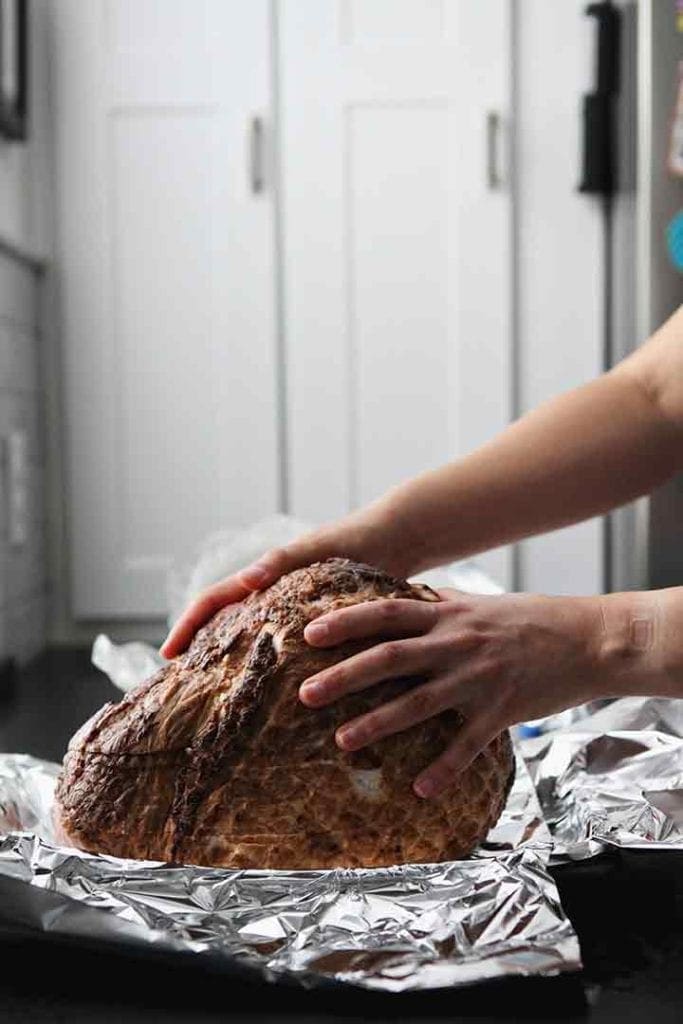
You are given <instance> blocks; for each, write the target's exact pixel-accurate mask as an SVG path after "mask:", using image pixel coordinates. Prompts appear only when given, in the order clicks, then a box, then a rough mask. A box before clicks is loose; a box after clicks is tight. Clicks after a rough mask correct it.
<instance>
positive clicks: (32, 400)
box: [0, 255, 46, 662]
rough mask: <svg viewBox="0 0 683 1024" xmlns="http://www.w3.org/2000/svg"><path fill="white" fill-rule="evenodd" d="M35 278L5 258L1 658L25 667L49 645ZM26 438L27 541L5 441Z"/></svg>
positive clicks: (1, 277)
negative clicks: (15, 532)
mask: <svg viewBox="0 0 683 1024" xmlns="http://www.w3.org/2000/svg"><path fill="white" fill-rule="evenodd" d="M37 310H38V304H37V280H36V277H35V275H34V273H33V271H32V270H31V269H30V268H28V267H27V266H24V265H23V264H22V263H20V262H18V261H16V260H13V259H12V258H10V257H7V256H3V255H0V660H1V659H2V658H4V657H12V658H15V659H16V660H17V661H18V662H25V661H27V660H28V659H29V658H31V657H32V656H33V655H34V654H37V653H38V652H39V651H40V650H41V649H42V647H43V646H44V643H45V618H46V610H45V605H46V558H45V511H44V509H45V506H44V493H43V483H44V452H43V444H42V422H41V414H42V407H43V402H42V391H41V381H40V376H39V360H38V345H39V337H38V327H37ZM16 430H19V431H22V432H25V435H26V439H27V447H28V479H27V487H28V502H27V506H28V507H27V515H26V536H25V539H24V541H23V543H19V544H17V543H12V538H11V537H10V530H9V487H8V485H9V480H8V445H7V439H8V437H9V436H10V434H11V433H12V432H13V431H16Z"/></svg>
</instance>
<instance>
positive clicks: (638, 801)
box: [521, 697, 683, 861]
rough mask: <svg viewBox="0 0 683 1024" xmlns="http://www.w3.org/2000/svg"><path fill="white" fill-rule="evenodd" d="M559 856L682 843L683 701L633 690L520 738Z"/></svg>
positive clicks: (576, 857)
mask: <svg viewBox="0 0 683 1024" xmlns="http://www.w3.org/2000/svg"><path fill="white" fill-rule="evenodd" d="M521 749H522V751H523V753H524V756H525V758H526V761H527V766H528V768H529V771H530V774H531V777H532V779H533V781H534V784H535V786H536V790H537V793H538V797H539V800H540V803H541V807H542V809H543V814H544V816H545V819H546V821H547V822H548V825H549V828H550V831H551V834H552V837H553V854H552V858H553V860H554V861H561V860H566V859H572V860H579V859H584V858H586V857H592V856H594V855H595V854H597V853H600V852H601V851H602V850H604V849H605V848H606V847H608V846H616V847H630V848H645V849H649V850H655V849H667V850H672V849H674V850H676V849H679V850H683V701H676V700H668V699H661V698H658V699H651V698H640V697H630V698H627V699H625V700H618V701H615V702H613V703H612V704H610V705H609V706H607V707H603V708H601V709H600V710H598V711H597V712H596V713H595V714H591V715H589V716H588V717H585V718H582V719H580V720H579V721H578V722H576V723H575V724H574V725H573V726H572V727H570V728H566V729H559V730H557V731H555V732H551V733H547V734H544V735H542V736H540V737H537V738H534V739H527V740H523V741H522V742H521Z"/></svg>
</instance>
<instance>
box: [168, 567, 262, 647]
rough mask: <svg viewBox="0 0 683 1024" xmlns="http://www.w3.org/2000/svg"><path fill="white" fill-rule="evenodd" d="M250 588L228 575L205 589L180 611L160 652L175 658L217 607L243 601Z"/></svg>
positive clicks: (237, 577)
mask: <svg viewBox="0 0 683 1024" xmlns="http://www.w3.org/2000/svg"><path fill="white" fill-rule="evenodd" d="M250 590H251V588H250V587H248V586H246V585H245V584H244V583H242V581H241V579H240V576H239V575H238V576H230V577H228V579H227V580H221V582H220V583H216V584H214V586H212V587H209V588H208V589H207V590H205V591H204V592H203V593H202V594H200V595H199V597H198V598H197V599H196V601H193V602H192V604H191V605H189V606H188V607H187V608H186V609H185V611H184V612H183V613H182V615H181V616H180V618H179V619H178V621H177V622H176V623H175V625H174V626H173V628H172V630H171V632H170V633H169V634H168V636H167V637H166V639H165V641H164V643H163V644H162V646H161V649H160V652H161V654H162V656H163V657H164V658H175V657H176V656H177V655H178V654H182V652H183V651H184V650H186V648H187V646H188V644H189V643H190V640H191V639H192V637H193V636H194V635H195V633H196V632H197V630H198V629H201V627H202V626H203V625H204V624H205V623H206V622H208V621H209V619H210V618H211V617H212V616H213V615H215V614H216V612H217V611H219V609H221V608H223V607H224V606H225V605H226V604H233V603H234V602H235V601H243V600H244V598H245V597H246V596H247V594H249V593H250Z"/></svg>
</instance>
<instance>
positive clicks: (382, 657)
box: [299, 639, 434, 708]
mask: <svg viewBox="0 0 683 1024" xmlns="http://www.w3.org/2000/svg"><path fill="white" fill-rule="evenodd" d="M430 657H431V658H433V657H434V655H433V652H430V650H429V648H427V647H426V646H425V644H424V643H423V642H422V641H421V640H414V639H413V640H393V641H390V642H389V643H385V644H378V645H377V646H376V647H371V648H370V650H368V651H362V652H361V653H360V654H355V655H354V656H353V657H351V658H347V659H346V661H342V662H340V663H339V664H338V665H333V666H332V668H328V669H325V670H324V671H323V672H319V673H318V674H317V675H315V676H310V677H309V678H308V679H306V680H305V681H304V682H303V683H302V685H301V687H300V688H299V698H300V699H301V701H302V702H303V703H304V704H306V705H307V707H311V708H319V707H323V706H324V705H325V704H331V703H332V702H333V701H335V700H338V699H339V698H340V697H342V696H344V694H347V693H356V692H357V691H358V690H364V689H366V687H368V686H372V685H373V684H374V683H379V682H380V681H381V680H382V679H398V678H400V677H401V676H409V675H412V674H413V673H414V672H419V671H422V670H425V669H426V668H427V667H428V666H429V662H430Z"/></svg>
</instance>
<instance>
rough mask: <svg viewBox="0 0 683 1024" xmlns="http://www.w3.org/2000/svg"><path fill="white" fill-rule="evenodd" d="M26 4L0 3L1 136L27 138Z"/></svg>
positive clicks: (20, 0) (25, 1) (13, 0)
mask: <svg viewBox="0 0 683 1024" xmlns="http://www.w3.org/2000/svg"><path fill="white" fill-rule="evenodd" d="M28 4H29V0H0V135H1V136H4V138H6V139H11V140H14V141H23V140H25V139H26V137H27V135H28Z"/></svg>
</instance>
